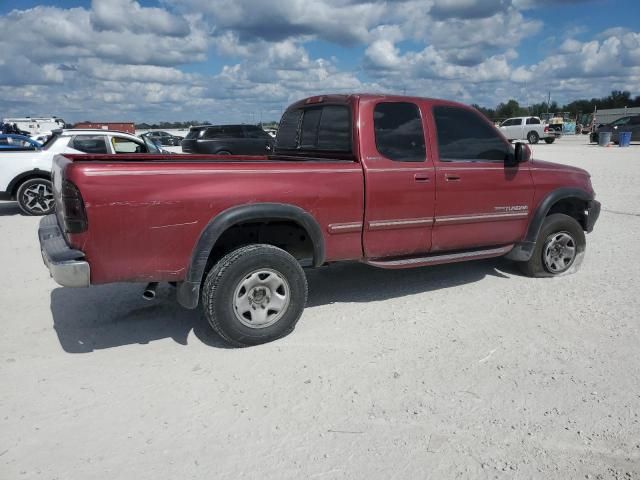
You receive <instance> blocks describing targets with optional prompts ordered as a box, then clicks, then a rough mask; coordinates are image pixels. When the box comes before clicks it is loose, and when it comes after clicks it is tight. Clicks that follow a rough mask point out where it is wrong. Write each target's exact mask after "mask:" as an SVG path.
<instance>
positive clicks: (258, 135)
mask: <svg viewBox="0 0 640 480" xmlns="http://www.w3.org/2000/svg"><path fill="white" fill-rule="evenodd" d="M243 129H244V136H245V144H246V146H247V154H250V155H267V154H270V153H271V151H272V147H273V138H272V137H271V135H269V134H268V133H267V132H265V131H264V130H262V128H260V127H254V126H251V125H245V126H244V127H243Z"/></svg>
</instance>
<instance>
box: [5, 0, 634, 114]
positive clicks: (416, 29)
mask: <svg viewBox="0 0 640 480" xmlns="http://www.w3.org/2000/svg"><path fill="white" fill-rule="evenodd" d="M612 90H628V91H630V92H631V94H632V95H633V96H636V95H640V1H638V0H582V1H580V0H386V1H377V0H370V1H360V0H138V1H136V0H93V1H79V0H49V1H46V2H43V1H41V0H40V1H37V0H21V1H15V0H0V117H9V116H36V115H56V116H59V117H62V118H64V119H65V120H67V121H68V122H76V121H82V120H92V121H135V122H138V123H139V122H158V121H188V120H199V121H209V122H213V123H235V122H244V123H256V122H258V121H260V120H263V121H269V120H278V119H279V118H280V115H281V113H282V111H283V109H285V108H286V106H287V105H288V104H290V103H292V102H294V101H296V100H298V99H300V98H304V97H307V96H311V95H320V94H324V93H356V92H380V93H400V94H407V95H416V96H421V97H435V98H446V99H450V100H456V101H460V102H464V103H469V104H471V103H477V104H479V105H482V106H486V107H494V106H495V105H496V104H497V103H499V102H506V101H507V100H509V99H510V98H514V99H516V100H517V101H518V102H520V104H521V105H527V104H530V103H539V102H542V101H544V100H545V99H546V97H547V94H548V92H551V97H552V100H555V101H557V102H558V103H560V104H562V103H565V102H568V101H571V100H574V99H578V98H592V97H602V96H606V95H608V94H609V93H610V92H611V91H612Z"/></svg>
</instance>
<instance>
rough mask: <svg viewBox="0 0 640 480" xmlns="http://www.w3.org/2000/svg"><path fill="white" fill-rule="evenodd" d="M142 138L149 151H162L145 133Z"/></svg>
mask: <svg viewBox="0 0 640 480" xmlns="http://www.w3.org/2000/svg"><path fill="white" fill-rule="evenodd" d="M142 139H143V140H144V144H145V145H146V146H147V150H148V151H149V153H162V152H160V148H159V147H158V145H156V144H155V143H154V142H153V141H152V140H151V139H150V138H149V137H147V136H146V135H145V136H144V137H142Z"/></svg>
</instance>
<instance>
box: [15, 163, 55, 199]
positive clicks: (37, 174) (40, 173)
mask: <svg viewBox="0 0 640 480" xmlns="http://www.w3.org/2000/svg"><path fill="white" fill-rule="evenodd" d="M32 178H43V179H45V180H51V173H50V172H47V171H45V170H39V169H34V170H29V171H27V172H22V173H21V174H19V175H17V176H16V177H15V178H14V179H13V180H11V181H10V182H9V185H8V186H7V192H8V193H9V194H10V195H11V198H15V197H16V194H17V193H18V188H19V187H20V185H21V184H22V183H24V182H25V181H27V180H30V179H32Z"/></svg>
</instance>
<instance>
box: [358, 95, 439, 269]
mask: <svg viewBox="0 0 640 480" xmlns="http://www.w3.org/2000/svg"><path fill="white" fill-rule="evenodd" d="M425 114H426V111H425V110H424V109H423V108H422V107H421V106H419V105H418V104H415V103H411V102H385V101H380V100H373V99H371V100H363V101H362V102H361V103H360V132H361V135H362V138H361V148H362V151H361V156H362V158H363V159H364V161H363V164H364V176H365V205H366V207H365V217H364V229H363V232H364V233H363V245H364V252H365V257H366V258H370V259H375V258H382V257H402V256H413V255H417V254H423V253H427V252H428V251H429V249H430V247H431V228H432V225H433V214H434V208H435V204H434V201H435V189H434V179H433V163H432V161H431V158H430V156H431V154H430V152H428V151H427V149H426V145H427V141H426V135H425V133H426V132H425V129H424V128H423V125H424V122H423V119H424V118H425Z"/></svg>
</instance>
